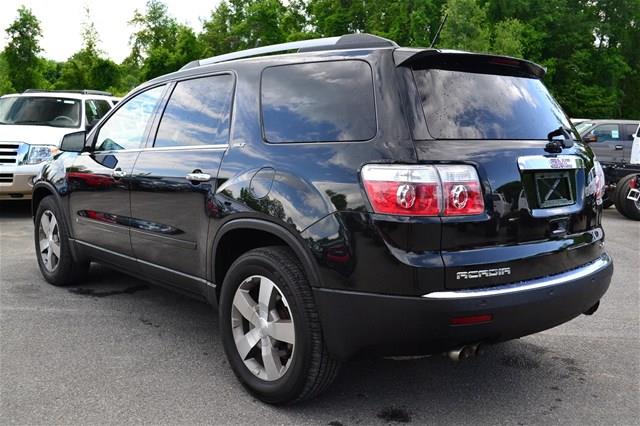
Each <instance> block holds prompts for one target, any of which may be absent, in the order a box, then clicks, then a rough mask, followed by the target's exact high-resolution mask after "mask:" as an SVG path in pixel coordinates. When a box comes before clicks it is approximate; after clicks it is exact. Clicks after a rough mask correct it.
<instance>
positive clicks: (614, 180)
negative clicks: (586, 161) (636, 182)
mask: <svg viewBox="0 0 640 426" xmlns="http://www.w3.org/2000/svg"><path fill="white" fill-rule="evenodd" d="M639 125H640V120H590V121H588V122H584V123H581V124H580V126H576V129H577V130H578V131H579V132H580V135H581V137H582V139H583V141H585V142H586V143H588V144H589V146H590V148H591V150H592V151H593V152H594V153H595V154H596V156H597V158H598V160H599V161H600V162H601V163H602V167H603V169H604V173H605V181H606V190H605V195H604V207H605V208H608V207H610V206H612V205H614V204H615V205H616V207H618V210H619V211H620V212H621V213H622V214H623V215H625V216H627V217H629V216H630V215H631V216H636V217H638V219H637V220H640V211H638V212H637V213H634V212H635V210H636V208H635V204H634V203H629V202H628V201H626V200H627V198H626V195H627V194H626V193H627V192H629V191H628V189H629V188H628V187H626V186H625V188H624V190H623V191H622V192H624V194H622V193H620V194H618V192H617V188H620V187H622V186H624V185H625V184H627V183H631V184H632V183H633V182H631V179H632V176H634V175H635V174H638V173H640V164H638V162H636V163H635V164H634V163H633V161H632V148H633V146H634V138H637V136H636V135H637V132H638V130H637V129H638V126H639ZM637 143H638V142H635V145H636V146H637ZM636 149H637V148H636ZM619 195H620V196H619ZM618 200H619V201H620V202H618ZM626 205H628V206H626ZM639 208H640V207H639ZM627 211H628V212H627Z"/></svg>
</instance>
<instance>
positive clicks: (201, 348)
mask: <svg viewBox="0 0 640 426" xmlns="http://www.w3.org/2000/svg"><path fill="white" fill-rule="evenodd" d="M604 226H605V230H606V232H607V247H608V251H609V253H610V254H611V255H612V257H613V258H614V260H615V268H616V269H615V274H614V277H613V282H612V284H611V288H610V289H609V292H608V293H607V294H606V295H605V297H604V299H603V301H602V303H601V305H600V309H599V310H598V312H597V313H596V314H595V315H593V316H591V317H587V316H581V317H579V318H577V319H575V320H573V321H571V322H569V323H567V324H565V325H562V326H560V327H557V328H554V329H552V330H548V331H545V332H543V333H539V334H537V335H533V336H529V337H526V338H522V339H519V340H516V341H512V342H508V343H504V344H501V345H497V346H493V347H490V348H489V349H488V351H487V353H486V354H485V355H484V356H482V357H479V358H475V359H473V360H468V361H465V362H462V363H460V364H453V363H451V362H450V361H448V360H447V359H445V358H444V357H440V356H434V357H429V358H420V359H412V360H391V359H360V360H356V361H351V362H349V363H347V364H345V365H344V367H343V369H342V371H341V373H340V376H339V377H338V379H337V380H336V382H335V383H334V385H333V386H332V387H331V388H330V389H329V390H328V391H327V392H326V393H325V394H323V395H322V396H320V397H319V398H317V399H315V400H313V401H309V402H306V403H303V404H299V405H296V406H293V407H284V408H279V407H270V406H267V405H264V404H262V403H261V402H259V401H257V400H255V399H254V398H252V397H251V396H250V395H248V394H247V393H246V392H245V391H244V390H243V388H242V387H241V385H240V384H239V383H238V381H237V380H236V379H235V377H234V376H233V373H232V372H231V370H230V368H229V366H228V364H227V362H226V360H225V357H224V353H223V350H222V347H221V345H220V337H219V333H218V324H217V322H218V321H217V319H216V315H215V312H214V311H213V310H212V309H211V308H210V307H209V306H207V305H205V304H203V303H200V302H197V301H193V300H191V299H188V298H185V297H182V296H180V295H176V294H173V293H170V292H168V291H165V290H163V289H160V288H156V287H152V286H149V285H147V284H145V283H144V282H142V281H140V280H137V279H134V278H130V277H128V276H126V275H123V274H120V273H119V272H116V271H113V270H110V269H107V268H104V267H98V266H92V269H91V275H90V280H89V281H88V282H87V283H86V284H85V285H83V286H82V287H81V288H56V287H52V286H50V285H48V284H46V283H45V281H44V280H43V279H42V277H41V275H40V273H39V271H38V267H37V264H36V261H35V255H34V249H33V242H32V228H33V225H32V223H31V220H30V217H29V204H28V203H22V202H12V203H4V204H3V203H0V422H1V423H2V424H28V425H36V424H78V425H80V424H82V425H86V424H124V423H126V424H132V423H147V424H154V425H160V424H202V423H209V424H212V423H213V424H262V425H264V424H303V423H304V424H323V425H333V426H338V425H353V424H362V425H369V424H389V423H391V424H397V423H414V424H424V423H437V424H443V423H455V424H473V425H477V424H491V425H496V424H511V425H528V424H605V423H606V424H620V425H631V424H640V420H639V419H640V317H639V307H640V300H639V288H640V278H639V277H640V254H639V253H640V223H638V222H633V221H630V220H626V219H624V218H623V217H621V216H620V215H619V214H618V213H617V212H616V211H615V209H609V210H607V211H606V213H605V219H604Z"/></svg>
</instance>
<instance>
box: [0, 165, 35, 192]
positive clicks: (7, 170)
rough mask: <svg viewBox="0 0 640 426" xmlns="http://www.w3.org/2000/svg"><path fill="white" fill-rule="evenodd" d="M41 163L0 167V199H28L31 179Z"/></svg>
mask: <svg viewBox="0 0 640 426" xmlns="http://www.w3.org/2000/svg"><path fill="white" fill-rule="evenodd" d="M42 166H43V164H42V163H41V164H34V165H25V166H14V167H6V166H5V167H0V175H2V176H3V179H2V181H1V182H0V200H29V199H31V192H32V191H33V180H34V178H35V177H36V176H37V175H38V173H40V169H42Z"/></svg>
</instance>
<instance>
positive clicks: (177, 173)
mask: <svg viewBox="0 0 640 426" xmlns="http://www.w3.org/2000/svg"><path fill="white" fill-rule="evenodd" d="M233 84H234V81H233V76H231V75H229V74H222V75H215V76H208V77H201V78H196V79H191V80H185V81H180V82H178V83H176V85H175V87H174V89H173V92H172V94H171V97H170V98H169V101H168V102H167V106H166V108H165V111H164V113H163V116H162V118H161V119H160V121H159V124H158V129H157V132H156V137H155V140H154V145H153V148H149V149H145V150H143V152H142V153H141V154H140V156H139V157H138V160H137V162H136V165H135V167H134V171H133V177H132V179H133V180H132V187H131V214H132V217H133V221H132V228H131V229H132V231H131V243H132V246H133V252H134V255H135V256H136V258H138V259H139V260H140V261H142V265H143V267H146V268H147V269H145V273H147V274H149V275H151V276H152V277H153V278H155V279H158V280H162V281H165V282H168V283H170V284H173V285H177V286H180V287H183V288H184V289H186V290H192V291H198V286H199V285H200V283H201V282H202V281H204V280H205V278H206V269H207V268H206V265H207V231H208V227H209V214H208V211H209V208H210V206H209V203H210V200H212V199H213V195H214V193H215V189H216V177H217V174H218V168H219V166H220V162H221V160H222V156H223V155H224V152H225V150H226V147H227V145H226V144H227V142H228V137H229V120H230V112H231V98H232V93H233Z"/></svg>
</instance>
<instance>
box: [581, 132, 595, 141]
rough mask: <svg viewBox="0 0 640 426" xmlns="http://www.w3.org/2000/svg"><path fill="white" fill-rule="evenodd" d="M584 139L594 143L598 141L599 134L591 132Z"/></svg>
mask: <svg viewBox="0 0 640 426" xmlns="http://www.w3.org/2000/svg"><path fill="white" fill-rule="evenodd" d="M582 140H583V141H584V142H585V143H594V142H598V136H597V135H594V134H589V135H586V136H585V137H583V138H582Z"/></svg>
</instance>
